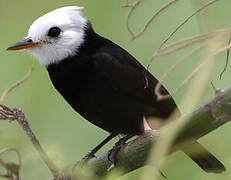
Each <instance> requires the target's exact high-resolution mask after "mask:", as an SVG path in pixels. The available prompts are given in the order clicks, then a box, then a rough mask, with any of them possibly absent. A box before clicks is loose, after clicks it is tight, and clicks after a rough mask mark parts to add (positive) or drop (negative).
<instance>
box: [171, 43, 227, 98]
mask: <svg viewBox="0 0 231 180" xmlns="http://www.w3.org/2000/svg"><path fill="white" fill-rule="evenodd" d="M230 48H231V44H230V45H228V46H226V47H223V48H221V49H219V50H217V51H216V52H215V53H214V54H213V55H211V56H210V57H208V58H207V59H206V60H205V61H204V62H203V63H201V64H200V65H199V66H198V67H197V68H196V69H194V71H193V72H192V73H191V74H190V75H189V76H188V77H187V78H186V79H185V80H184V81H183V82H182V83H181V84H180V86H178V88H177V89H175V91H174V92H173V93H172V95H175V94H176V93H177V92H178V91H179V90H180V89H181V88H182V87H183V86H184V85H185V84H186V83H187V82H189V81H190V80H191V79H192V78H193V77H194V76H195V75H196V74H197V73H198V72H199V71H200V69H201V68H203V67H204V66H205V65H207V64H208V63H209V61H210V59H211V58H214V57H216V56H217V55H219V54H221V53H223V52H224V51H227V50H228V49H230Z"/></svg>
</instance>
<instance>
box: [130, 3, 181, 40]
mask: <svg viewBox="0 0 231 180" xmlns="http://www.w3.org/2000/svg"><path fill="white" fill-rule="evenodd" d="M177 1H179V0H171V1H170V2H168V3H166V4H164V5H163V6H162V7H160V9H158V10H157V11H156V12H155V13H154V14H153V15H152V16H151V17H150V18H149V19H148V21H147V22H146V23H145V25H144V27H143V29H142V30H141V31H140V32H139V33H137V34H136V35H135V34H134V33H132V34H133V37H132V40H135V39H136V38H138V37H140V36H142V35H143V34H144V33H145V31H146V30H147V28H148V27H149V25H150V24H151V23H152V22H153V21H154V19H155V18H156V17H157V16H158V15H159V14H161V13H162V12H164V10H166V9H167V8H169V7H170V6H171V5H173V4H175V3H176V2H177ZM129 31H131V30H130V29H129ZM130 34H131V33H130Z"/></svg>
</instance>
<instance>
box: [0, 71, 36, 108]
mask: <svg viewBox="0 0 231 180" xmlns="http://www.w3.org/2000/svg"><path fill="white" fill-rule="evenodd" d="M32 70H33V69H32V68H31V69H30V70H29V72H28V73H27V74H26V76H25V77H24V78H23V79H21V80H19V81H17V82H16V83H14V84H13V85H12V86H10V87H9V88H8V89H6V90H5V91H4V92H3V94H2V96H1V97H0V104H3V102H4V100H5V99H6V97H7V95H8V94H9V93H10V92H11V91H12V90H14V89H15V88H17V87H18V86H20V85H21V84H23V83H24V82H25V81H26V80H27V79H28V78H29V77H30V76H31V74H32Z"/></svg>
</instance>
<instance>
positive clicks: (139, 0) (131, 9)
mask: <svg viewBox="0 0 231 180" xmlns="http://www.w3.org/2000/svg"><path fill="white" fill-rule="evenodd" d="M143 1H144V0H137V1H136V2H135V3H134V4H129V3H128V0H127V1H126V4H125V5H124V7H128V8H130V11H129V13H128V15H127V18H126V27H127V30H128V32H129V34H130V35H131V36H132V39H133V38H134V37H135V34H134V33H133V31H132V30H131V28H130V26H129V20H130V18H131V16H132V14H133V12H134V10H135V9H136V8H137V7H138V6H139V5H140V4H141V3H142V2H143Z"/></svg>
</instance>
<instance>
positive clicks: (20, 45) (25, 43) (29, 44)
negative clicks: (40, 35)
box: [7, 38, 50, 51]
mask: <svg viewBox="0 0 231 180" xmlns="http://www.w3.org/2000/svg"><path fill="white" fill-rule="evenodd" d="M42 44H50V42H48V41H46V42H33V41H32V40H31V39H30V38H27V39H24V40H22V41H20V42H17V43H15V44H13V45H12V46H10V47H8V48H7V50H8V51H9V50H12V51H15V50H20V49H29V48H35V47H39V46H41V45H42Z"/></svg>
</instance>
